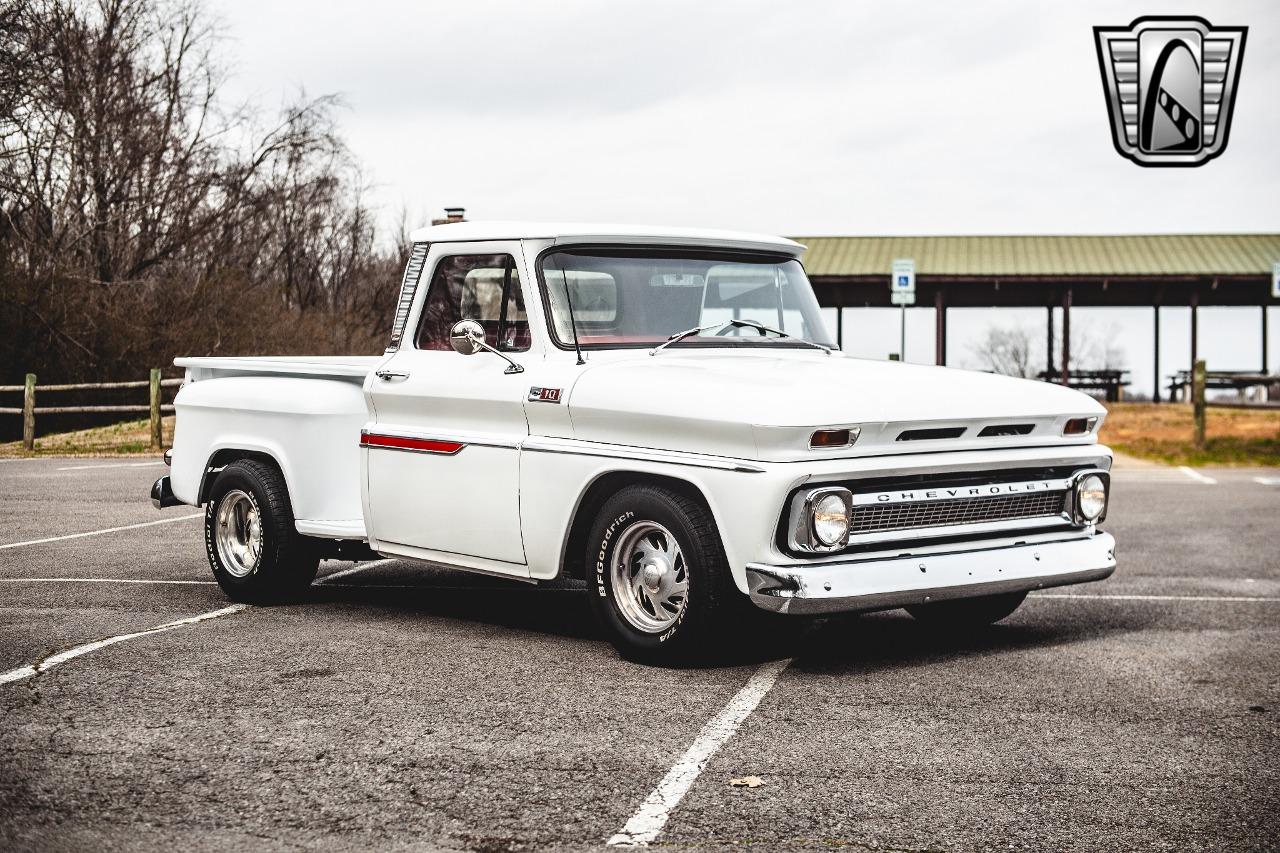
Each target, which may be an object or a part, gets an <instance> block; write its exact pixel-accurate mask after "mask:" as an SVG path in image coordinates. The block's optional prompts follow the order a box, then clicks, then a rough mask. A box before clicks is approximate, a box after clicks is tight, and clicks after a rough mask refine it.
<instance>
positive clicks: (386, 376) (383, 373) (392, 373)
mask: <svg viewBox="0 0 1280 853" xmlns="http://www.w3.org/2000/svg"><path fill="white" fill-rule="evenodd" d="M373 375H374V376H376V377H378V378H379V379H381V380H382V381H383V382H390V381H391V380H392V379H408V378H409V374H407V373H402V372H400V371H398V370H379V371H376V372H375V373H374V374H373Z"/></svg>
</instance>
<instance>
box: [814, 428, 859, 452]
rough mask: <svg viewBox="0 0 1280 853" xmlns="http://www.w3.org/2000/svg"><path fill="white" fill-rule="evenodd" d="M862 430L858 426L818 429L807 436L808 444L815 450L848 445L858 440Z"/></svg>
mask: <svg viewBox="0 0 1280 853" xmlns="http://www.w3.org/2000/svg"><path fill="white" fill-rule="evenodd" d="M861 432H862V430H861V429H860V428H858V427H849V428H848V429H820V430H818V431H817V432H815V433H814V434H813V435H812V436H810V437H809V446H810V447H812V448H814V449H815V450H826V449H829V448H832V447H848V446H849V445H851V444H853V443H854V442H855V441H857V440H858V435H859V433H861Z"/></svg>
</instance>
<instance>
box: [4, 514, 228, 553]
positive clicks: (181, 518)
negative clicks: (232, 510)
mask: <svg viewBox="0 0 1280 853" xmlns="http://www.w3.org/2000/svg"><path fill="white" fill-rule="evenodd" d="M192 518H204V513H203V512H194V513H192V514H191V515H179V516H176V517H174V518H161V519H158V520H156V521H144V522H142V523H140V524H124V525H121V526H120V527H107V528H104V529H102V530H90V531H88V532H85V533H68V534H67V535H66V536H50V537H47V538H45V539H28V540H27V541H26V542H9V543H7V544H4V545H0V551H2V550H4V549H5V548H22V547H24V546H26V545H43V544H45V543H46V542H61V541H62V540H64V539H80V538H81V537H84V536H100V535H101V534H103V533H118V532H120V531H121V530H136V529H137V528H139V527H153V526H155V525H157V524H171V523H172V522H175V521H188V520H190V519H192Z"/></svg>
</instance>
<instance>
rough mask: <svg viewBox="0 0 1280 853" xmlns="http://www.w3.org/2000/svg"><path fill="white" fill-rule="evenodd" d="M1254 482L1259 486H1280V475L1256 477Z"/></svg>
mask: <svg viewBox="0 0 1280 853" xmlns="http://www.w3.org/2000/svg"><path fill="white" fill-rule="evenodd" d="M1253 482H1255V483H1257V484H1258V485H1259V486H1280V477H1254V478H1253Z"/></svg>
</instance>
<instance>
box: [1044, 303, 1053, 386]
mask: <svg viewBox="0 0 1280 853" xmlns="http://www.w3.org/2000/svg"><path fill="white" fill-rule="evenodd" d="M1045 315H1046V317H1045V323H1046V325H1045V329H1046V332H1045V339H1044V369H1045V375H1046V376H1048V377H1052V376H1053V306H1052V305H1047V306H1045Z"/></svg>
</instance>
